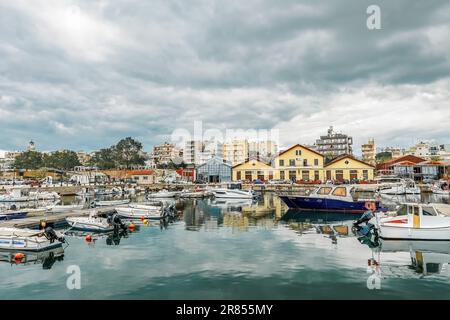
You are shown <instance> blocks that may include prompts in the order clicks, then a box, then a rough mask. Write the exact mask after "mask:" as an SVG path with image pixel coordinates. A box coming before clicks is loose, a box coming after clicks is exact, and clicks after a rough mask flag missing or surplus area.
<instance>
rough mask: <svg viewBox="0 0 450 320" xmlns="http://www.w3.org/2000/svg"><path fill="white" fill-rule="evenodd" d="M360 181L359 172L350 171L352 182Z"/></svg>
mask: <svg viewBox="0 0 450 320" xmlns="http://www.w3.org/2000/svg"><path fill="white" fill-rule="evenodd" d="M356 179H358V170H350V181H353V180H356Z"/></svg>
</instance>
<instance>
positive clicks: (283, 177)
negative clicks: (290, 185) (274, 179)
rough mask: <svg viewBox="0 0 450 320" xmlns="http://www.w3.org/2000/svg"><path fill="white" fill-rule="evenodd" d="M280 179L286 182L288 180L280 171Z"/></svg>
mask: <svg viewBox="0 0 450 320" xmlns="http://www.w3.org/2000/svg"><path fill="white" fill-rule="evenodd" d="M280 179H281V180H284V179H286V177H285V175H284V171H280Z"/></svg>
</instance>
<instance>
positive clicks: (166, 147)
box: [151, 142, 181, 165]
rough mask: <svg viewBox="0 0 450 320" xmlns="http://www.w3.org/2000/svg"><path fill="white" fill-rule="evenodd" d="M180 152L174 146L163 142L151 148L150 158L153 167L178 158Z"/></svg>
mask: <svg viewBox="0 0 450 320" xmlns="http://www.w3.org/2000/svg"><path fill="white" fill-rule="evenodd" d="M180 156H181V150H180V149H178V148H177V147H176V146H175V145H174V144H172V143H168V142H165V143H163V144H161V145H157V146H154V147H153V152H152V154H151V158H152V160H153V163H154V164H155V165H159V164H169V163H170V162H171V161H172V160H174V159H175V158H180Z"/></svg>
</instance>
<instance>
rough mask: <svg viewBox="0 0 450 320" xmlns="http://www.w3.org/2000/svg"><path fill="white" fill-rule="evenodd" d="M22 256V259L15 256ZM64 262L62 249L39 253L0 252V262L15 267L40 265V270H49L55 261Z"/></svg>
mask: <svg viewBox="0 0 450 320" xmlns="http://www.w3.org/2000/svg"><path fill="white" fill-rule="evenodd" d="M18 253H20V254H23V258H21V259H17V258H16V254H18ZM63 260H64V248H63V247H57V248H54V249H51V250H46V251H40V252H26V253H23V252H21V251H16V250H13V251H11V250H0V262H4V263H9V264H11V265H16V266H26V265H42V269H44V270H50V269H51V268H52V267H53V265H54V264H55V263H56V262H57V261H63Z"/></svg>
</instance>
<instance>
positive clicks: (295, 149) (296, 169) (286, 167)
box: [274, 144, 325, 182]
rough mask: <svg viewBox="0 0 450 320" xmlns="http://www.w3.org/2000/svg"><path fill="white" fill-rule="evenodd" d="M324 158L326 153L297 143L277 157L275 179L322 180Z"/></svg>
mask: <svg viewBox="0 0 450 320" xmlns="http://www.w3.org/2000/svg"><path fill="white" fill-rule="evenodd" d="M324 159H325V157H324V155H322V154H320V153H318V152H316V151H314V150H312V149H309V148H307V147H305V146H302V145H300V144H296V145H294V146H292V147H290V148H289V149H287V150H285V151H283V152H281V153H279V154H278V155H277V156H276V157H275V162H274V165H275V169H276V170H275V179H282V180H292V181H302V182H310V181H319V180H320V181H322V180H324V176H323V175H324V173H323V165H324Z"/></svg>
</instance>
